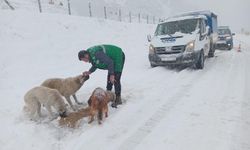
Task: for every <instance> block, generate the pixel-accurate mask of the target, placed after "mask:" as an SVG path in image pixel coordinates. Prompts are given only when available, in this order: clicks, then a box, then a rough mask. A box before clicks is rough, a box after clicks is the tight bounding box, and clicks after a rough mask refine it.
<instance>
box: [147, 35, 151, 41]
mask: <svg viewBox="0 0 250 150" xmlns="http://www.w3.org/2000/svg"><path fill="white" fill-rule="evenodd" d="M147 38H148V42H151V41H152V37H151V35H150V34H149V35H147Z"/></svg>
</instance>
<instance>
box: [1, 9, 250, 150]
mask: <svg viewBox="0 0 250 150" xmlns="http://www.w3.org/2000/svg"><path fill="white" fill-rule="evenodd" d="M0 18H3V19H1V21H0V39H1V42H0V49H1V55H0V69H1V72H0V77H1V79H0V83H1V84H0V93H1V94H0V95H1V97H2V100H1V108H0V121H1V128H0V133H1V134H0V150H16V149H20V147H22V149H32V150H33V149H34V150H43V149H46V150H55V149H60V150H69V149H72V150H81V149H89V150H118V149H119V150H133V149H136V150H145V149H157V150H159V149H162V150H165V149H170V150H183V149H189V150H211V149H213V150H250V143H249V139H250V93H249V91H250V67H249V66H248V65H250V47H249V45H250V37H247V36H243V35H237V36H236V37H235V42H236V43H235V45H236V46H237V45H238V44H239V42H241V44H242V52H237V51H236V49H234V50H232V51H219V50H217V51H216V54H215V57H214V58H209V59H207V60H206V63H205V68H204V69H203V70H194V69H189V68H187V69H183V70H177V69H169V68H165V67H156V68H150V67H149V62H148V59H147V52H148V51H147V49H148V44H147V42H146V35H147V34H148V33H152V32H153V30H154V26H153V25H143V24H126V23H119V22H114V21H104V20H98V19H89V18H83V17H68V16H64V15H49V14H42V15H41V14H29V13H26V12H20V13H13V12H9V11H1V13H0ZM100 43H112V44H117V45H119V46H121V47H122V48H123V49H124V51H125V54H126V64H125V68H124V73H123V77H122V83H123V95H122V97H123V99H124V104H123V105H122V106H121V107H119V108H118V109H112V108H110V115H109V118H107V119H106V120H105V121H104V123H103V125H101V126H99V125H98V124H97V123H96V122H95V123H93V124H91V125H88V124H87V123H86V122H87V120H83V121H82V123H81V127H80V128H79V129H77V130H74V131H72V130H70V129H66V128H59V127H58V126H57V124H56V121H54V122H52V123H49V124H48V123H42V124H39V123H34V122H31V121H29V120H28V119H27V118H25V117H24V116H23V115H22V107H23V104H24V102H23V95H24V94H25V92H26V91H28V90H29V89H30V88H32V87H33V86H36V85H39V84H40V83H41V82H42V81H43V80H45V79H46V78H50V77H68V76H74V75H77V74H80V73H81V72H83V71H85V70H86V69H88V68H89V65H87V64H82V63H81V62H79V61H78V60H77V52H78V51H79V50H80V49H82V48H87V47H88V46H92V45H94V44H100ZM105 79H106V72H105V71H97V72H95V73H94V74H93V75H92V76H91V78H90V79H89V80H88V81H87V82H86V84H85V85H84V86H83V87H82V88H81V90H80V91H79V92H78V96H79V97H80V99H81V101H83V102H86V100H87V98H88V96H89V95H90V93H91V92H92V90H93V89H94V88H95V87H98V86H101V87H105V82H106V81H105Z"/></svg>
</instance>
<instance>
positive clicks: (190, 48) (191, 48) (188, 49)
mask: <svg viewBox="0 0 250 150" xmlns="http://www.w3.org/2000/svg"><path fill="white" fill-rule="evenodd" d="M193 51H194V41H191V42H189V43H188V44H187V46H186V49H185V52H193Z"/></svg>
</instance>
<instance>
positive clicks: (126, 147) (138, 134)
mask: <svg viewBox="0 0 250 150" xmlns="http://www.w3.org/2000/svg"><path fill="white" fill-rule="evenodd" d="M230 59H234V57H233V55H230ZM211 61H213V62H211ZM216 61H220V60H217V59H216V58H215V59H214V58H212V59H210V60H209V64H208V62H207V64H206V65H208V66H207V68H205V69H206V70H202V72H196V75H195V76H194V77H193V78H192V79H191V80H189V81H188V82H187V83H186V84H185V85H183V86H182V87H181V88H180V89H177V90H178V91H177V92H175V94H173V95H172V96H171V97H170V98H168V100H167V102H165V103H163V104H162V105H161V106H160V107H159V109H157V110H156V111H155V112H154V113H153V115H152V116H151V117H149V119H147V121H146V122H145V123H144V124H142V126H141V127H139V128H138V129H137V130H136V131H135V132H134V133H133V134H132V135H131V136H130V137H128V138H127V139H126V140H125V141H124V142H123V143H122V144H121V145H120V147H119V148H118V149H119V150H132V149H135V148H136V147H137V146H138V145H139V144H140V143H141V142H142V141H143V139H144V138H145V137H146V136H147V135H149V134H150V133H151V132H152V131H153V129H154V128H155V127H156V126H157V125H158V124H159V123H160V122H161V120H162V119H164V118H165V117H166V116H167V114H168V113H167V112H169V111H171V110H172V109H174V108H175V106H176V105H177V104H178V103H180V102H181V101H182V100H183V99H184V97H185V96H186V94H187V93H189V92H190V90H192V87H194V86H195V85H196V84H197V83H199V81H202V80H203V79H204V77H206V75H207V72H208V71H211V69H215V70H216V69H217V68H216V66H214V65H216V63H217V62H216ZM232 61H233V60H232ZM226 65H227V64H226ZM231 67H232V66H231ZM230 71H231V69H230V70H228V69H227V72H230ZM213 76H214V77H216V76H217V74H213ZM209 77H211V75H209Z"/></svg>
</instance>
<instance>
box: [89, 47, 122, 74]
mask: <svg viewBox="0 0 250 150" xmlns="http://www.w3.org/2000/svg"><path fill="white" fill-rule="evenodd" d="M87 51H88V52H89V55H90V62H91V63H92V68H91V69H90V70H91V72H93V71H95V69H96V68H98V69H104V70H107V69H108V64H106V63H105V62H102V61H100V60H99V59H98V58H96V52H99V51H102V52H104V53H105V54H106V55H107V56H108V57H109V58H110V59H111V60H112V61H113V65H114V67H113V69H114V72H122V69H123V65H124V53H123V51H122V49H121V48H120V47H117V46H114V45H97V46H93V47H90V48H88V49H87Z"/></svg>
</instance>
